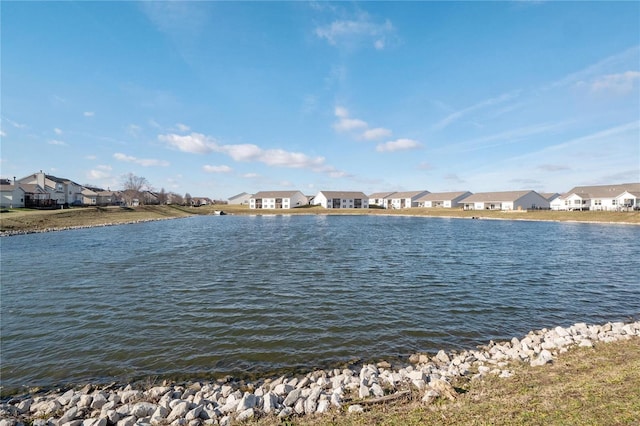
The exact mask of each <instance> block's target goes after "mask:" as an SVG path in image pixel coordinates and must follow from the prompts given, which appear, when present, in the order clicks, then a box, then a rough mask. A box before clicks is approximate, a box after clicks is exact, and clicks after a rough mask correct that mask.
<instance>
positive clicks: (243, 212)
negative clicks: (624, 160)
mask: <svg viewBox="0 0 640 426" xmlns="http://www.w3.org/2000/svg"><path fill="white" fill-rule="evenodd" d="M165 207H166V206H165ZM83 209H91V208H82V209H78V210H66V211H65V213H67V214H71V215H73V214H77V215H78V216H80V215H81V214H82V213H83ZM161 209H162V207H161ZM174 210H176V211H177V212H180V215H177V214H176V215H175V216H169V217H167V216H163V217H143V218H140V219H134V220H123V221H121V220H111V221H106V222H101V223H88V224H78V225H63V226H55V224H52V226H49V227H44V228H37V227H29V226H25V228H24V229H0V238H1V237H11V236H16V235H28V234H40V233H46V232H59V231H68V230H75V229H88V228H101V227H107V226H116V225H132V224H138V223H145V222H155V221H163V220H170V219H183V218H187V217H196V216H216V215H219V214H216V213H215V212H219V211H220V210H211V211H210V212H209V211H207V210H204V208H202V207H201V208H199V211H198V212H191V211H188V210H187V211H185V210H183V209H174ZM203 210H204V211H203ZM85 211H86V210H85ZM176 211H173V212H172V213H174V214H175V213H176ZM222 211H224V210H222ZM228 211H229V212H228V213H227V212H225V214H224V215H223V216H227V215H228V216H267V217H269V216H321V215H322V216H384V217H393V216H398V217H422V218H442V219H465V220H505V221H524V222H552V223H563V222H564V223H584V224H601V225H625V226H626V225H631V226H640V220H638V221H637V222H636V221H611V220H609V221H606V220H588V218H578V219H575V218H566V217H565V218H560V219H548V218H544V217H539V218H531V217H517V216H518V215H519V214H526V213H527V212H526V211H523V212H510V211H509V212H502V211H500V212H491V213H492V214H493V215H494V216H487V215H485V212H484V211H478V212H477V215H478V216H469V215H464V214H460V215H455V214H448V215H447V214H444V215H443V214H429V213H430V212H425V211H416V212H407V211H402V212H398V213H388V212H382V211H380V212H378V211H377V210H376V211H375V212H373V211H369V210H367V211H366V212H359V211H353V210H349V211H326V210H315V211H309V212H308V211H304V212H303V211H295V212H293V211H291V212H282V211H265V212H258V211H253V210H247V209H231V210H228ZM56 212H59V211H56ZM68 212H71V213H68ZM470 212H472V213H473V211H470ZM145 213H146V215H148V216H150V215H152V214H155V213H157V212H155V211H152V212H145V211H141V214H143V215H144V214H145ZM570 213H572V214H576V213H577V214H583V213H586V214H590V212H570ZM593 213H597V212H593ZM5 214H7V213H2V215H0V219H4V218H5V216H4V215H5ZM34 214H38V212H35V213H34ZM496 214H504V215H513V217H495V215H496ZM621 214H627V213H621ZM634 218H635V216H634ZM7 219H13V218H7ZM78 221H79V222H81V221H82V219H81V218H79V220H78ZM52 222H55V220H52ZM0 223H1V222H0ZM3 228H4V226H3Z"/></svg>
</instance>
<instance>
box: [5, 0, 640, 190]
mask: <svg viewBox="0 0 640 426" xmlns="http://www.w3.org/2000/svg"><path fill="white" fill-rule="evenodd" d="M0 6H1V9H0V13H1V19H2V28H1V31H2V34H1V35H2V38H1V40H2V41H1V43H2V46H1V47H2V51H1V55H2V56H1V71H2V75H1V85H2V86H1V89H2V90H1V105H0V106H1V111H0V112H1V123H0V125H1V127H0V129H1V133H0V136H1V138H2V146H1V153H0V154H1V155H0V161H1V163H0V174H1V175H2V176H3V177H13V176H17V177H18V178H19V177H22V176H26V175H28V174H31V173H33V172H35V171H38V170H44V171H45V172H47V173H50V174H54V175H57V176H61V177H66V178H70V179H72V180H74V181H76V182H78V183H81V184H92V185H96V186H101V187H105V188H107V187H109V188H111V189H115V188H119V187H120V186H121V183H122V177H123V175H125V174H127V173H134V174H136V175H138V176H143V177H145V178H146V179H147V180H148V181H149V182H150V183H151V185H152V186H153V188H154V189H156V190H160V189H161V188H164V189H165V191H173V192H176V193H179V194H184V193H186V192H189V193H190V194H191V195H192V196H207V197H211V198H217V199H226V198H228V197H230V196H233V195H235V194H237V193H240V192H249V193H252V192H257V191H259V190H283V189H299V190H301V191H303V192H304V193H305V194H315V193H317V192H318V191H320V190H357V191H363V192H365V193H372V192H378V191H401V190H405V191H409V190H423V189H426V190H429V191H431V192H443V191H453V190H470V191H472V192H483V191H501V190H516V189H534V190H537V191H540V192H564V191H567V190H569V189H570V188H571V187H573V186H576V185H592V184H609V183H621V182H638V181H640V3H638V2H527V1H514V2H353V3H351V2H336V3H327V2H207V1H200V2H17V1H15V2H13V1H12V2H7V1H3V2H2V3H1V5H0Z"/></svg>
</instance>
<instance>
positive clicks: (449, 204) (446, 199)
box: [418, 191, 471, 209]
mask: <svg viewBox="0 0 640 426" xmlns="http://www.w3.org/2000/svg"><path fill="white" fill-rule="evenodd" d="M470 195H471V192H469V191H456V192H438V193H436V192H432V193H430V194H427V195H424V196H422V197H420V198H418V207H428V208H433V207H442V208H450V209H451V208H456V207H462V204H461V203H460V201H461V200H463V199H465V198H466V197H468V196H470Z"/></svg>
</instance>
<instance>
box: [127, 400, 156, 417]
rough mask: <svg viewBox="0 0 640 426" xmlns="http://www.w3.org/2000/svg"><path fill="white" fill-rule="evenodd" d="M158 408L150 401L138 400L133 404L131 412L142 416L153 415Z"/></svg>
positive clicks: (133, 414)
mask: <svg viewBox="0 0 640 426" xmlns="http://www.w3.org/2000/svg"><path fill="white" fill-rule="evenodd" d="M156 408H158V406H157V405H156V404H152V403H150V402H137V403H135V404H133V406H131V410H130V411H129V412H130V413H131V415H132V416H135V417H137V418H142V417H148V416H150V415H152V414H153V413H154V412H155V411H156Z"/></svg>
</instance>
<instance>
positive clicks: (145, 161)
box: [113, 152, 169, 167]
mask: <svg viewBox="0 0 640 426" xmlns="http://www.w3.org/2000/svg"><path fill="white" fill-rule="evenodd" d="M113 158H115V159H116V160H118V161H124V162H126V163H135V164H139V165H141V166H142V167H151V166H160V167H167V166H168V165H169V162H168V161H165V160H157V159H154V158H136V157H133V156H130V155H126V154H122V153H120V152H116V153H115V154H113Z"/></svg>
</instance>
